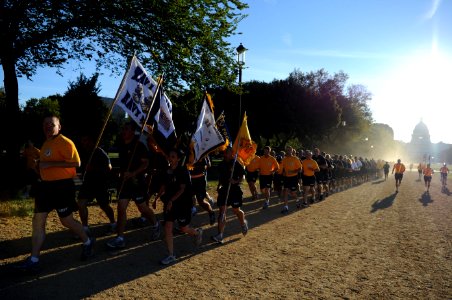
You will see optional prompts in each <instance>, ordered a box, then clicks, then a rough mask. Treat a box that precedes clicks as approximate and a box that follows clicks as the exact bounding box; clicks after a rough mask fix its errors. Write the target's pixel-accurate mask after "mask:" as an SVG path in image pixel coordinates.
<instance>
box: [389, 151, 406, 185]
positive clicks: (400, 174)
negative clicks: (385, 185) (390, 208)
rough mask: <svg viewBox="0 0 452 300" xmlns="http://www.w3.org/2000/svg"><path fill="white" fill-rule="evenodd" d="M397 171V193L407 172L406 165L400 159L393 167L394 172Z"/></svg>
mask: <svg viewBox="0 0 452 300" xmlns="http://www.w3.org/2000/svg"><path fill="white" fill-rule="evenodd" d="M394 171H395V175H394V177H395V185H396V193H398V192H399V186H400V184H401V183H402V178H403V172H405V165H404V164H402V162H401V160H400V159H398V160H397V163H396V164H395V165H394V167H392V173H391V174H394Z"/></svg>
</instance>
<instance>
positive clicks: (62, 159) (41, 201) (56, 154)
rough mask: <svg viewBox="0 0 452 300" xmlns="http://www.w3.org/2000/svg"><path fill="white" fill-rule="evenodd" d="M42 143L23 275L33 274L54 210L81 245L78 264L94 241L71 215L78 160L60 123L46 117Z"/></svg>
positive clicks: (74, 207)
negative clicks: (51, 213)
mask: <svg viewBox="0 0 452 300" xmlns="http://www.w3.org/2000/svg"><path fill="white" fill-rule="evenodd" d="M43 129H44V134H45V136H46V141H45V142H44V144H43V145H42V148H41V152H40V162H39V170H40V173H41V179H42V182H41V183H40V186H39V189H38V191H37V193H36V199H35V209H34V215H33V222H32V227H33V231H32V237H31V241H32V250H31V256H30V257H28V258H27V259H26V260H25V261H24V262H23V263H21V264H20V265H18V266H17V269H18V270H21V271H24V272H37V271H39V269H40V266H39V253H40V251H41V247H42V245H43V243H44V239H45V227H46V220H47V216H48V214H49V212H51V211H52V210H54V209H55V210H56V211H57V214H58V217H59V218H60V221H61V224H62V225H63V226H65V227H67V228H69V229H70V230H71V231H72V232H74V233H75V234H76V235H78V236H79V237H80V238H81V240H82V241H83V251H82V255H81V258H82V260H85V259H87V258H88V257H90V256H92V255H93V245H94V242H95V239H94V238H89V237H88V235H87V234H86V232H85V231H84V230H83V227H82V224H80V223H79V222H77V221H76V220H75V219H74V217H73V215H72V213H73V212H74V211H77V210H78V206H77V202H76V201H75V184H74V180H73V179H74V177H75V176H76V168H77V167H80V157H79V154H78V152H77V149H76V148H75V145H74V143H73V142H72V141H71V140H70V139H68V138H67V137H65V136H63V135H62V134H60V130H61V125H60V120H59V118H58V117H56V116H50V117H46V118H45V119H44V124H43Z"/></svg>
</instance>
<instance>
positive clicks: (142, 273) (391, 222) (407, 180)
mask: <svg viewBox="0 0 452 300" xmlns="http://www.w3.org/2000/svg"><path fill="white" fill-rule="evenodd" d="M261 204H262V203H261V202H249V201H248V202H246V204H245V206H244V210H245V212H246V213H247V218H248V220H249V224H250V231H249V233H248V235H247V236H246V237H242V235H241V234H240V229H239V226H238V222H237V221H236V220H235V219H233V218H231V219H230V223H229V224H228V226H227V229H226V235H227V238H226V243H225V244H224V245H221V246H217V245H215V244H212V243H211V242H210V241H209V239H208V237H209V236H210V235H212V234H214V233H215V232H216V229H215V228H213V227H210V226H209V225H207V221H208V218H207V215H206V214H205V213H200V214H198V215H197V216H196V217H195V218H194V220H193V225H195V226H203V227H204V229H205V241H204V242H203V245H202V246H201V247H200V248H199V249H197V250H194V248H193V246H192V242H191V240H190V239H189V237H187V236H182V235H180V236H178V237H177V238H176V243H175V248H176V251H177V253H176V254H177V256H178V258H179V260H178V262H177V263H176V264H174V265H172V266H169V267H161V266H159V265H158V261H159V259H161V258H162V257H163V256H164V254H165V247H164V244H163V242H161V241H156V242H150V240H149V233H150V231H149V228H140V229H134V228H133V227H132V226H129V231H128V232H127V242H128V247H127V249H126V250H124V251H121V252H119V253H110V252H108V251H107V250H106V247H105V242H106V241H107V240H108V238H109V237H106V236H102V231H103V230H104V227H105V226H104V225H103V224H102V223H101V222H105V219H104V217H103V216H102V215H101V213H100V212H99V211H98V210H97V209H95V208H94V207H92V208H90V211H91V212H92V214H93V215H94V216H98V219H99V220H98V224H99V225H98V226H95V227H94V233H95V234H96V235H98V241H97V244H96V256H95V257H94V258H93V259H91V260H90V261H88V262H79V261H78V256H79V254H80V250H81V249H80V245H79V242H77V241H73V240H72V239H71V235H70V234H69V233H68V232H67V231H64V230H62V227H61V225H59V224H58V222H56V218H55V216H54V215H52V218H51V219H50V220H49V222H48V227H49V228H50V229H49V235H48V239H47V241H46V250H45V251H44V252H43V255H42V257H41V261H42V263H43V265H44V267H45V268H44V270H43V272H42V273H41V274H40V275H39V276H25V277H24V276H17V275H14V274H12V273H11V272H10V264H11V263H13V262H16V261H18V260H20V259H23V258H24V257H26V255H27V253H28V251H29V247H30V237H29V236H30V222H31V221H30V218H24V219H16V218H14V219H4V220H1V221H0V225H1V231H0V259H1V265H0V298H1V299H11V298H16V299H18V298H54V299H58V298H63V297H64V298H150V299H173V298H177V299H202V298H221V299H224V298H226V299H238V298H245V299H264V298H279V299H294V298H298V299H334V298H340V299H344V298H345V299H350V298H351V299H356V298H358V299H369V298H371V299H375V298H377V299H397V298H400V299H452V194H450V193H441V192H440V187H439V180H438V178H434V182H433V185H432V188H431V192H430V194H425V193H424V186H423V183H421V182H419V181H417V173H414V172H413V173H409V172H408V174H406V175H405V177H404V179H403V185H402V187H401V189H400V192H399V193H398V194H396V193H394V179H393V178H392V177H391V178H390V180H388V181H382V180H376V181H373V182H369V183H366V184H363V185H360V186H358V187H355V188H352V189H349V190H346V191H343V192H340V193H337V194H334V195H332V196H330V197H328V198H327V200H326V201H322V202H320V203H317V204H314V205H312V206H311V207H309V208H307V209H304V210H298V211H297V210H295V209H294V206H295V205H294V203H293V202H292V203H291V208H292V210H291V213H289V214H288V215H286V216H282V215H281V214H280V204H276V199H274V200H273V202H272V206H271V207H270V209H268V210H265V211H263V210H262V209H261ZM132 211H133V212H134V213H135V214H136V210H134V209H132Z"/></svg>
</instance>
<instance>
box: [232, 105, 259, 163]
mask: <svg viewBox="0 0 452 300" xmlns="http://www.w3.org/2000/svg"><path fill="white" fill-rule="evenodd" d="M256 150H257V144H256V143H255V142H253V140H252V139H251V135H250V131H249V130H248V121H247V117H246V113H245V115H244V116H243V121H242V125H241V126H240V129H239V133H238V134H237V137H236V138H235V141H234V145H233V146H232V153H234V154H236V155H237V161H238V162H239V163H240V164H241V165H242V166H247V165H248V164H249V163H250V162H251V161H252V160H253V158H254V156H255V155H256Z"/></svg>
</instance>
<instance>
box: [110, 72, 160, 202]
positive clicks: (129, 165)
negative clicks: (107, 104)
mask: <svg viewBox="0 0 452 300" xmlns="http://www.w3.org/2000/svg"><path fill="white" fill-rule="evenodd" d="M162 83H163V75H162V76H160V77H159V81H158V82H157V87H156V88H155V93H154V97H152V102H151V105H150V106H149V110H148V112H147V114H146V119H145V120H144V122H143V124H142V125H141V130H140V135H139V136H138V138H137V139H136V141H135V146H134V148H133V151H132V155H131V156H130V160H129V163H128V165H127V169H126V172H128V171H129V170H130V167H131V166H132V159H133V157H134V156H135V152H136V150H137V147H138V142H139V141H140V137H141V136H142V135H143V132H144V128H145V127H146V123H147V121H148V120H149V116H150V114H151V110H152V106H153V105H154V102H155V99H156V98H157V96H158V94H159V89H160V88H161V85H162ZM124 183H125V180H124V178H123V180H122V181H121V187H120V188H119V190H118V193H117V194H118V195H120V194H121V191H122V189H123V188H124Z"/></svg>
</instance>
